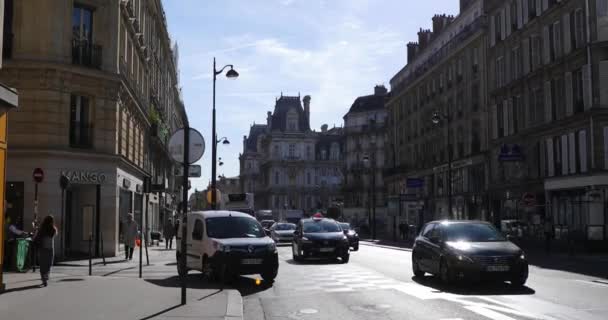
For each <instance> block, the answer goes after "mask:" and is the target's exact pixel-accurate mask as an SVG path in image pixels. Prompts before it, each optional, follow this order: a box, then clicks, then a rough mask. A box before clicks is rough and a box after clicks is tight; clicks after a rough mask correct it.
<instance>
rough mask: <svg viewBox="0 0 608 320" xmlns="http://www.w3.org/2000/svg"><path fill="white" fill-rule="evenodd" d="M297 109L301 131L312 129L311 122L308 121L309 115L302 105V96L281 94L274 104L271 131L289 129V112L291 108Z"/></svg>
mask: <svg viewBox="0 0 608 320" xmlns="http://www.w3.org/2000/svg"><path fill="white" fill-rule="evenodd" d="M292 108H293V109H295V110H296V112H297V113H298V129H299V131H300V132H306V131H310V123H308V117H307V116H306V114H305V112H304V108H303V107H302V101H301V100H300V97H299V96H298V97H290V96H283V95H281V97H280V98H278V99H277V101H276V104H275V106H274V112H273V113H272V122H271V128H270V129H271V131H275V130H278V131H282V132H284V131H287V128H286V126H287V112H288V111H289V110H291V109H292Z"/></svg>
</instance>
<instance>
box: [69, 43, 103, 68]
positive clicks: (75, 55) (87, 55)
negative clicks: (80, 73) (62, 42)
mask: <svg viewBox="0 0 608 320" xmlns="http://www.w3.org/2000/svg"><path fill="white" fill-rule="evenodd" d="M101 62H102V48H101V46H100V45H96V44H90V43H89V42H88V41H81V40H72V64H76V65H80V66H83V67H87V68H94V69H101Z"/></svg>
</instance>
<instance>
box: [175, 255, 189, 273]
mask: <svg viewBox="0 0 608 320" xmlns="http://www.w3.org/2000/svg"><path fill="white" fill-rule="evenodd" d="M176 258H177V274H178V275H179V276H180V277H185V276H187V275H188V268H187V267H186V266H184V265H183V264H182V262H181V261H182V259H181V258H180V254H179V253H177V254H176Z"/></svg>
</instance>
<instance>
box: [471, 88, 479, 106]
mask: <svg viewBox="0 0 608 320" xmlns="http://www.w3.org/2000/svg"><path fill="white" fill-rule="evenodd" d="M471 103H472V105H471V111H479V84H478V83H474V84H473V85H472V86H471Z"/></svg>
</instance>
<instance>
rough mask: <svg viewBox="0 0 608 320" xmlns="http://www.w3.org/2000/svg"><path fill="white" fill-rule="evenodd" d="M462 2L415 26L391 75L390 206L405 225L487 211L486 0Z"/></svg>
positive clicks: (474, 216) (469, 216) (479, 216)
mask: <svg viewBox="0 0 608 320" xmlns="http://www.w3.org/2000/svg"><path fill="white" fill-rule="evenodd" d="M460 3H461V6H460V7H461V11H460V14H459V15H458V16H456V17H453V16H447V15H436V16H435V17H433V29H432V30H423V29H420V32H419V33H418V42H412V43H409V44H408V45H407V47H408V48H407V49H408V50H407V52H408V63H407V65H406V66H405V67H404V68H403V69H402V70H401V71H399V72H398V73H397V74H396V75H395V76H394V77H393V78H392V79H391V98H390V100H389V102H388V103H387V108H388V112H389V121H388V137H389V141H388V143H389V145H388V147H387V148H386V150H387V156H388V162H387V167H388V168H387V170H386V172H385V173H386V183H387V187H388V192H389V194H390V200H389V211H392V212H394V213H393V214H394V215H398V216H400V218H401V219H405V220H407V221H408V223H409V224H414V225H417V224H418V225H419V224H420V223H422V222H424V221H428V220H430V219H439V218H448V217H449V218H455V219H484V218H485V217H486V215H487V209H486V208H487V206H486V201H487V200H486V199H487V196H486V187H487V183H486V175H487V165H486V163H487V161H486V159H485V158H486V156H485V151H486V150H487V136H488V134H487V123H488V121H487V107H486V104H487V103H486V91H487V88H486V79H485V56H486V53H485V52H486V48H487V44H486V32H485V30H486V27H487V19H486V17H485V6H484V4H485V1H481V0H479V1H461V2H460ZM434 120H439V121H434ZM435 122H438V123H435ZM448 184H449V185H448ZM450 186H451V188H450ZM450 190H451V191H450ZM450 195H451V196H450ZM450 199H451V208H452V212H448V211H449V208H450Z"/></svg>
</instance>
